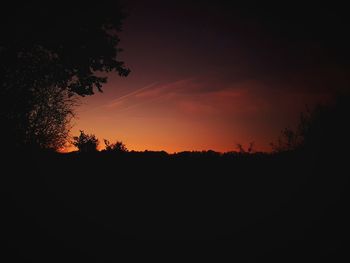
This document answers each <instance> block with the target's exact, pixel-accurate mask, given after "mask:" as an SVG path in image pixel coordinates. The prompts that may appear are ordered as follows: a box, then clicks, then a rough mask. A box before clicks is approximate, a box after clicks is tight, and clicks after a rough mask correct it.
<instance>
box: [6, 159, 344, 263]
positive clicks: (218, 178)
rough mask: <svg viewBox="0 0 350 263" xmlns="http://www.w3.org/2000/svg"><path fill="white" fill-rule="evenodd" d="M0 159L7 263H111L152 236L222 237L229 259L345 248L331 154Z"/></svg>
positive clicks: (323, 256) (327, 255) (295, 256)
mask: <svg viewBox="0 0 350 263" xmlns="http://www.w3.org/2000/svg"><path fill="white" fill-rule="evenodd" d="M3 160H4V161H5V162H4V165H3V167H4V169H3V172H2V176H1V193H2V201H1V211H2V220H3V221H2V227H1V229H2V234H1V237H2V239H3V240H4V245H3V246H2V249H3V250H4V251H6V253H5V254H4V255H7V256H9V257H10V258H12V259H13V261H14V262H15V261H17V262H18V260H21V261H23V262H24V261H25V262H66V261H67V259H68V258H69V259H72V260H73V261H75V262H104V261H106V260H112V261H116V260H117V259H118V253H117V251H118V248H119V244H120V243H121V242H122V243H125V242H129V241H128V240H157V239H158V240H159V239H160V240H198V239H199V240H230V242H233V243H234V245H233V246H232V247H231V249H232V254H231V256H232V257H233V258H235V259H237V260H238V262H240V261H239V259H242V258H243V259H245V260H246V261H248V262H252V261H255V260H257V261H260V260H261V259H262V258H271V257H272V256H274V257H276V256H278V258H280V260H281V262H288V261H291V262H295V260H297V261H298V262H299V261H304V260H305V261H309V260H311V261H313V262H319V261H320V260H322V261H326V262H329V261H334V260H335V258H337V257H339V258H340V257H341V256H344V255H346V254H345V251H346V249H347V246H346V241H347V240H348V239H349V238H348V231H347V230H348V224H349V216H348V209H349V206H348V204H349V191H348V189H349V179H348V174H347V170H345V169H344V168H345V167H346V166H347V164H346V160H345V158H340V157H339V156H337V155H334V154H333V155H332V154H329V155H327V156H324V155H321V156H314V155H312V154H305V153H297V152H294V153H293V152H292V153H284V154H283V153H281V154H274V155H268V154H251V155H239V154H236V155H221V156H219V155H217V154H215V153H211V152H208V153H204V154H203V153H202V154H199V153H197V154H189V153H187V154H185V153H184V154H182V155H176V156H175V155H166V154H165V153H151V152H148V153H127V154H108V153H103V152H102V153H96V154H93V155H83V154H77V153H75V154H53V153H51V154H49V153H45V154H43V153H42V154H29V153H26V154H25V153H22V154H18V153H17V154H12V155H10V156H9V157H8V158H5V159H3ZM11 161H12V162H11ZM6 169H7V170H6ZM69 261H70V260H69ZM7 262H10V261H9V260H7ZM309 262H310V261H309Z"/></svg>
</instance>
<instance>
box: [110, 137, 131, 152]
mask: <svg viewBox="0 0 350 263" xmlns="http://www.w3.org/2000/svg"><path fill="white" fill-rule="evenodd" d="M104 143H105V146H106V151H107V152H118V153H123V152H127V151H128V149H127V148H126V146H125V144H124V143H123V142H121V141H117V142H116V143H112V144H111V143H110V142H109V141H108V140H106V139H104Z"/></svg>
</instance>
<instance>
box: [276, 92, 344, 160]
mask: <svg viewBox="0 0 350 263" xmlns="http://www.w3.org/2000/svg"><path fill="white" fill-rule="evenodd" d="M349 101H350V96H349V95H347V94H341V95H338V97H337V98H336V99H335V101H334V102H333V103H332V104H330V105H327V106H326V105H318V106H316V107H315V108H314V109H313V110H312V111H311V110H309V109H307V110H306V111H305V112H303V113H301V115H300V119H299V123H298V125H297V127H296V128H295V129H291V128H285V129H284V130H282V132H281V135H280V137H279V139H278V141H277V143H271V145H272V149H273V150H274V151H275V152H283V151H293V150H298V149H300V150H307V151H312V152H314V153H316V152H317V153H320V152H327V151H328V152H333V153H334V152H343V151H344V149H346V148H347V144H348V143H347V141H348V140H347V138H348V136H349V132H350V130H349V128H348V126H349V125H348V124H347V121H346V120H347V119H348V117H349V114H350V107H349V105H350V103H349Z"/></svg>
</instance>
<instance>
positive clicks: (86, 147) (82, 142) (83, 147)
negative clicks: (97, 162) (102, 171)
mask: <svg viewBox="0 0 350 263" xmlns="http://www.w3.org/2000/svg"><path fill="white" fill-rule="evenodd" d="M72 144H73V145H74V146H75V147H77V148H78V150H79V152H84V153H88V152H96V151H97V146H98V144H99V141H98V139H97V138H96V136H95V135H94V134H86V133H84V131H80V135H79V136H75V137H73V142H72Z"/></svg>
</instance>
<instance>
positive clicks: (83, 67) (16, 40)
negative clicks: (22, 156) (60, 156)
mask: <svg viewBox="0 0 350 263" xmlns="http://www.w3.org/2000/svg"><path fill="white" fill-rule="evenodd" d="M124 17H125V15H124V13H123V10H122V8H121V6H120V5H119V4H118V2H117V1H113V2H109V3H108V4H101V3H86V4H83V5H81V4H78V3H70V4H69V6H67V5H66V4H64V3H61V2H55V3H51V2H50V3H40V4H39V3H33V2H30V3H29V2H26V3H21V7H20V8H19V7H18V6H14V5H12V6H11V5H7V6H6V7H5V6H3V7H2V8H1V11H0V30H1V34H2V36H1V39H0V61H1V64H0V79H1V82H0V95H1V99H2V101H1V103H0V105H1V106H0V121H1V123H2V127H5V128H4V129H3V130H2V133H6V134H3V135H5V137H9V138H12V139H10V140H9V141H15V142H16V144H20V145H21V144H28V141H29V143H31V144H32V143H35V142H40V143H39V145H40V147H45V148H47V147H48V148H50V147H54V148H57V147H58V146H59V145H61V142H62V138H63V137H65V136H66V135H67V132H66V131H67V130H66V131H63V127H67V124H68V122H69V119H70V117H71V113H72V107H71V106H72V104H71V100H70V99H71V98H72V95H74V94H77V95H80V96H86V95H92V94H94V90H98V91H102V89H101V87H102V84H103V83H105V82H106V81H107V78H106V77H105V76H103V75H102V73H103V72H111V71H116V72H117V73H118V74H119V75H120V76H127V75H128V73H129V69H127V68H125V66H124V64H123V62H122V61H120V60H118V59H117V57H118V54H119V52H120V51H121V49H119V48H118V47H117V46H118V43H119V38H118V36H117V33H118V32H119V31H120V30H121V25H122V20H123V19H124ZM58 94H59V95H58ZM57 95H58V96H57ZM56 96H57V97H56ZM48 97H50V98H53V97H56V99H55V100H51V99H47V98H48ZM63 104H66V106H67V107H63V108H62V105H63ZM38 108H40V109H46V110H40V113H38V112H37V111H38V110H37V109H38ZM54 108H58V109H59V110H56V111H55V110H53V109H54ZM47 109H50V110H47ZM33 115H35V117H34V118H33ZM49 115H50V116H49ZM40 118H43V119H40ZM46 119H49V120H50V121H47V120H46ZM34 120H35V121H34ZM48 122H50V123H55V125H53V126H51V127H50V128H48V129H41V130H40V134H38V129H37V127H38V123H39V124H40V125H39V126H42V127H43V125H41V124H43V123H48ZM57 127H59V130H61V131H60V132H52V130H54V129H56V128H57ZM46 130H50V132H47V133H46V134H44V133H45V131H46ZM29 134H30V139H28V135H29ZM57 135H58V136H57ZM33 136H34V137H35V138H33ZM49 137H51V139H48V138H49ZM43 138H46V139H43ZM55 140H57V141H56V142H55ZM46 141H48V143H46Z"/></svg>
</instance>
